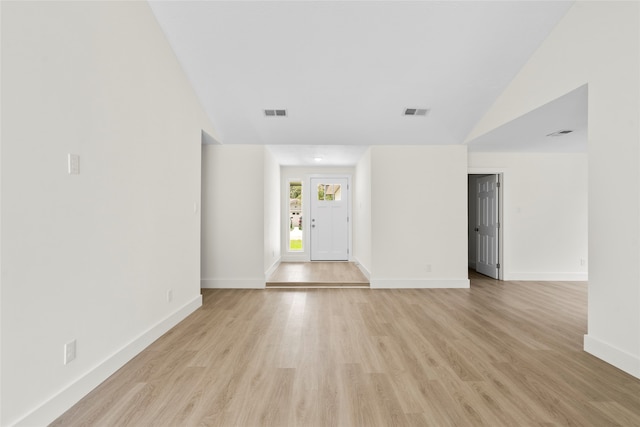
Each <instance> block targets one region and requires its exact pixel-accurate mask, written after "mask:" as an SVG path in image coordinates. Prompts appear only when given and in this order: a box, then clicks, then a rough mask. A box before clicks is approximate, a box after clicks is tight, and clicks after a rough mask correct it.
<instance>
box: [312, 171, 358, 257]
mask: <svg viewBox="0 0 640 427" xmlns="http://www.w3.org/2000/svg"><path fill="white" fill-rule="evenodd" d="M310 195H311V220H310V221H309V226H310V227H311V261H347V260H348V259H349V222H348V221H349V209H348V206H349V204H348V201H349V186H348V181H347V178H331V177H327V178H311V191H310ZM305 226H306V224H305Z"/></svg>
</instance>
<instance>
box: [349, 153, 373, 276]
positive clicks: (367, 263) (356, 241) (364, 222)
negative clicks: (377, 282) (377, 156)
mask: <svg viewBox="0 0 640 427" xmlns="http://www.w3.org/2000/svg"><path fill="white" fill-rule="evenodd" d="M353 199H354V200H355V201H354V203H353V258H354V260H355V261H356V262H357V263H359V264H360V268H361V269H362V270H363V272H364V273H365V274H366V275H367V276H368V277H371V232H372V231H371V149H370V148H369V149H368V150H367V151H366V152H365V153H364V155H363V156H362V158H361V159H360V161H359V162H358V164H357V165H356V170H355V182H354V184H353Z"/></svg>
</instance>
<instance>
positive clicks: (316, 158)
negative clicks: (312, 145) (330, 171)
mask: <svg viewBox="0 0 640 427" xmlns="http://www.w3.org/2000/svg"><path fill="white" fill-rule="evenodd" d="M313 160H315V161H316V162H321V161H322V157H314V158H313Z"/></svg>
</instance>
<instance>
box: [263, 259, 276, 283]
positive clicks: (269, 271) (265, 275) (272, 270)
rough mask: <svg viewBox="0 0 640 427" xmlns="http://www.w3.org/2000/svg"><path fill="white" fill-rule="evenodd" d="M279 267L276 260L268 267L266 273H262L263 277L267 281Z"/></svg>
mask: <svg viewBox="0 0 640 427" xmlns="http://www.w3.org/2000/svg"><path fill="white" fill-rule="evenodd" d="M279 265H280V258H278V259H277V260H276V262H274V263H273V265H272V266H271V267H269V268H268V269H267V271H265V272H264V277H265V278H266V279H268V278H269V277H270V276H271V275H272V274H273V273H274V272H275V271H276V269H277V268H278V266H279Z"/></svg>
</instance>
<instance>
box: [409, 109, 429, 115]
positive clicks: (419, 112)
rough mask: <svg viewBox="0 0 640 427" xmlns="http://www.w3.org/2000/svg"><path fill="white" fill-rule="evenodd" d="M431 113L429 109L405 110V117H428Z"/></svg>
mask: <svg viewBox="0 0 640 427" xmlns="http://www.w3.org/2000/svg"><path fill="white" fill-rule="evenodd" d="M428 113H429V109H428V108H405V109H404V115H405V116H426V115H427V114H428Z"/></svg>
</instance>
